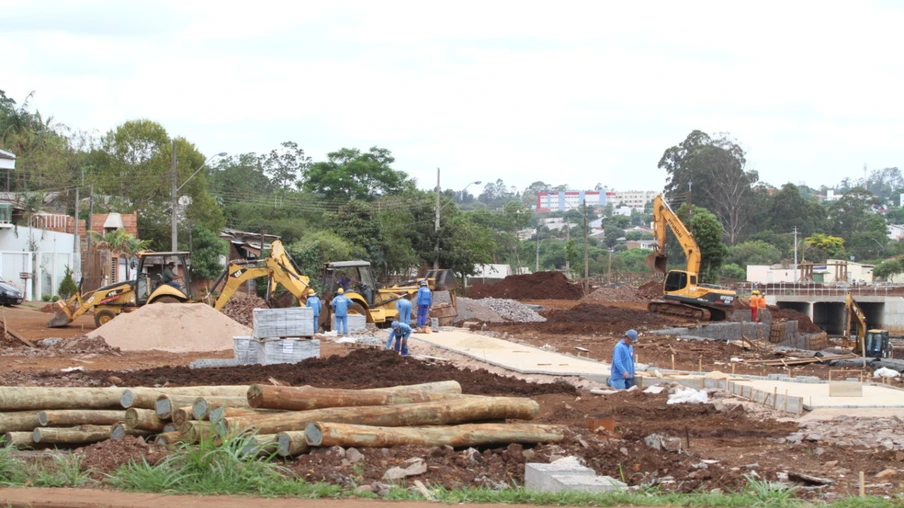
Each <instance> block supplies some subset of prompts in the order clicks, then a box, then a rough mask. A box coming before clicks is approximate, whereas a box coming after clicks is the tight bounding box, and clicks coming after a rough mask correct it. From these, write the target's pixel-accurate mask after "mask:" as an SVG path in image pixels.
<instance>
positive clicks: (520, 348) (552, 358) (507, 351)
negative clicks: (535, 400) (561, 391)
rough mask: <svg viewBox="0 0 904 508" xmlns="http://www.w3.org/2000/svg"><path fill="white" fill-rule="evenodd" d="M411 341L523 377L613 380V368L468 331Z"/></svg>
mask: <svg viewBox="0 0 904 508" xmlns="http://www.w3.org/2000/svg"><path fill="white" fill-rule="evenodd" d="M409 340H412V341H422V342H425V343H427V344H430V345H433V346H437V347H440V348H443V349H448V350H450V351H454V352H456V353H459V354H463V355H465V356H469V357H471V358H474V359H477V360H481V361H484V362H486V363H489V364H491V365H495V366H497V367H502V368H504V369H509V370H512V371H515V372H519V373H522V374H548V375H553V376H582V375H596V376H602V375H605V376H606V379H608V376H609V369H610V366H609V364H607V363H602V362H596V361H593V360H588V359H586V358H577V357H574V356H568V355H563V354H561V353H554V352H552V351H546V350H545V349H540V348H537V347H533V346H527V345H524V344H515V343H514V342H510V341H507V340H503V339H497V338H493V337H488V336H486V335H480V334H476V333H471V332H466V331H458V330H455V331H445V330H444V331H442V332H440V333H429V334H414V335H412V336H411V338H410V339H409Z"/></svg>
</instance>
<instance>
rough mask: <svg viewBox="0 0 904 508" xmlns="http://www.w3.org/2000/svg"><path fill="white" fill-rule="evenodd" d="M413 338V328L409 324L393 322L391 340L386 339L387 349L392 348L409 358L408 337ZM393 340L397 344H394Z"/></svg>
mask: <svg viewBox="0 0 904 508" xmlns="http://www.w3.org/2000/svg"><path fill="white" fill-rule="evenodd" d="M410 336H411V326H409V325H408V323H399V322H398V321H393V322H392V327H391V328H390V329H389V338H387V339H386V349H389V348H390V347H391V348H392V349H394V350H395V351H396V352H397V353H399V354H401V355H402V356H408V337H410ZM393 340H394V341H395V344H393Z"/></svg>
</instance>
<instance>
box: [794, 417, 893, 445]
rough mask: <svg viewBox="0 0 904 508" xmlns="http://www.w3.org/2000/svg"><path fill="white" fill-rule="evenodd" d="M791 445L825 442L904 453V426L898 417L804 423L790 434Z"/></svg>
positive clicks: (835, 419) (839, 419)
mask: <svg viewBox="0 0 904 508" xmlns="http://www.w3.org/2000/svg"><path fill="white" fill-rule="evenodd" d="M785 440H786V441H787V442H789V443H793V444H798V443H801V442H805V441H806V442H815V443H825V444H831V445H835V446H851V447H856V448H880V449H885V450H893V451H902V450H904V423H902V422H901V420H900V419H899V418H897V417H890V418H861V417H857V416H837V417H835V418H834V419H832V420H813V421H806V422H801V424H800V430H799V431H798V432H795V433H793V434H791V435H789V436H788V437H787V438H785Z"/></svg>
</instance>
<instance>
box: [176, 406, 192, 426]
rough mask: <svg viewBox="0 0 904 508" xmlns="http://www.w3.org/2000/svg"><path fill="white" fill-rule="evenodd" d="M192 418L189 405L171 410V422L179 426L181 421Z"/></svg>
mask: <svg viewBox="0 0 904 508" xmlns="http://www.w3.org/2000/svg"><path fill="white" fill-rule="evenodd" d="M191 419H193V417H192V414H191V406H185V407H180V408H179V409H177V410H175V411H173V423H175V424H176V426H179V427H181V426H182V424H183V423H185V422H187V421H189V420H191Z"/></svg>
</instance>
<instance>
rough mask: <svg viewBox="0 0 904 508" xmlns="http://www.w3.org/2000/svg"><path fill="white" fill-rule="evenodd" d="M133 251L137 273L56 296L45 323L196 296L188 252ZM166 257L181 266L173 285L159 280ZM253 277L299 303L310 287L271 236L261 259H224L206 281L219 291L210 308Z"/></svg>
mask: <svg viewBox="0 0 904 508" xmlns="http://www.w3.org/2000/svg"><path fill="white" fill-rule="evenodd" d="M137 257H138V263H137V266H136V273H137V274H138V275H137V278H136V279H135V280H130V281H125V282H120V283H116V284H110V285H107V286H104V287H102V288H98V289H96V290H94V291H91V292H89V293H86V294H84V295H83V294H82V293H81V291H78V292H76V294H74V295H73V296H72V297H71V298H70V299H69V300H68V301H66V302H62V301H60V302H57V304H56V305H57V306H56V313H55V314H54V316H53V317H52V318H51V319H50V322H49V323H47V326H48V327H49V328H58V327H62V326H66V325H67V324H69V323H71V322H72V321H73V320H74V319H76V318H77V317H79V316H81V315H83V314H85V313H86V312H88V311H94V324H95V325H97V326H98V327H101V326H103V325H105V324H106V323H108V322H109V321H110V320H112V319H113V318H114V317H116V316H117V315H119V314H120V313H121V312H129V311H131V310H135V309H137V308H138V307H141V306H143V305H146V304H150V303H185V302H199V301H200V299H199V298H196V297H195V295H193V294H192V293H191V291H192V287H193V285H192V277H191V269H190V264H189V261H190V256H189V253H188V252H140V253H139V254H138V256H137ZM171 261H172V262H174V263H175V264H176V265H178V266H180V267H181V268H182V276H181V278H182V283H181V285H180V286H181V287H179V288H176V287H174V286H172V285H169V284H165V283H163V280H162V273H163V268H164V266H166V264H167V263H169V262H171ZM259 277H267V279H268V294H269V293H270V292H272V291H273V290H275V289H276V287H277V285H278V284H281V285H282V286H283V287H285V288H286V290H287V291H288V292H289V293H291V294H292V295H293V296H294V297H295V298H297V299H298V302H299V304H300V305H304V304H305V301H306V300H307V297H308V296H310V295H311V294H313V292H314V291H313V289H312V288H311V284H310V282H311V281H310V279H309V278H308V277H306V276H303V275H301V271H300V270H299V269H298V266H297V265H296V264H295V261H293V260H292V258H291V257H289V255H288V254H287V253H286V251H285V249H284V248H283V245H282V242H280V241H279V240H276V241H274V242H273V243H272V245H271V247H270V255H269V256H268V257H266V258H264V259H258V260H253V261H230V262H229V264H228V265H227V266H226V269H225V270H223V272H222V273H221V274H220V276H219V277H218V278H217V279H216V280H215V281H214V283H213V286H212V290H211V293H210V295H212V294H215V292H216V291H219V296H218V297H217V298H216V300H214V301H213V302H212V304H213V306H214V308H215V309H217V310H221V309H222V308H223V306H225V305H226V303H227V302H228V301H229V299H230V298H232V296H233V295H234V294H235V292H236V290H238V289H239V288H240V287H241V286H242V284H244V283H245V282H247V281H249V280H251V279H257V278H259ZM210 295H208V296H210ZM208 303H211V302H208Z"/></svg>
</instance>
